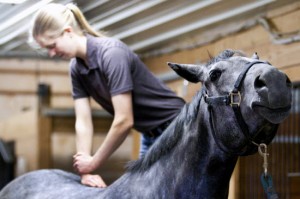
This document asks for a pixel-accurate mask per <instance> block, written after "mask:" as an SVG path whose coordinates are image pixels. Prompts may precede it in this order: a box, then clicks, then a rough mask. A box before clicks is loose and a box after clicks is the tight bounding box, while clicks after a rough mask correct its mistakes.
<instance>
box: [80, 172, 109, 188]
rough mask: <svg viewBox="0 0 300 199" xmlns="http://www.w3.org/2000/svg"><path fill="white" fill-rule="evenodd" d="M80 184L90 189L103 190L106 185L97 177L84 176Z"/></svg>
mask: <svg viewBox="0 0 300 199" xmlns="http://www.w3.org/2000/svg"><path fill="white" fill-rule="evenodd" d="M81 184H83V185H86V186H90V187H99V188H105V187H107V185H106V184H105V182H104V181H103V179H102V178H101V177H100V176H99V175H92V174H84V175H82V176H81Z"/></svg>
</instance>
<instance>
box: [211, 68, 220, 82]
mask: <svg viewBox="0 0 300 199" xmlns="http://www.w3.org/2000/svg"><path fill="white" fill-rule="evenodd" d="M221 74H222V72H221V71H220V70H213V71H211V72H210V73H209V77H210V80H211V81H216V80H217V79H218V78H219V77H220V76H221Z"/></svg>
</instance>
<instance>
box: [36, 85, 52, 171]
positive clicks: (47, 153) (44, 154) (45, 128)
mask: <svg viewBox="0 0 300 199" xmlns="http://www.w3.org/2000/svg"><path fill="white" fill-rule="evenodd" d="M50 93H51V91H50V86H49V85H46V84H39V85H38V99H39V100H38V103H39V104H38V168H39V169H44V168H51V167H52V157H51V133H52V119H51V117H47V116H45V115H44V114H43V109H44V108H47V107H50V96H51V95H50Z"/></svg>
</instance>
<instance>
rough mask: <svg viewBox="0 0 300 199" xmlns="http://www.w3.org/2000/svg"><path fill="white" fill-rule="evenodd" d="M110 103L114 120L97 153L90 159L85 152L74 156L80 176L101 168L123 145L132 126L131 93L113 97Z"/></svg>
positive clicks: (75, 165)
mask: <svg viewBox="0 0 300 199" xmlns="http://www.w3.org/2000/svg"><path fill="white" fill-rule="evenodd" d="M112 103H113V107H114V113H115V114H114V119H113V122H112V125H111V127H110V129H109V131H108V134H107V136H106V138H105V139H104V141H103V143H102V144H101V146H100V147H99V148H98V150H97V152H96V153H95V154H94V155H93V156H92V157H90V156H89V157H88V155H87V154H86V153H85V151H83V152H78V153H77V154H76V155H75V156H74V167H75V168H76V169H77V171H78V172H79V173H81V174H86V173H91V172H92V171H94V170H95V169H96V168H99V167H101V166H102V164H103V163H104V162H105V161H106V160H107V159H108V158H109V157H110V156H111V155H112V153H113V152H114V151H115V150H116V149H117V148H119V146H120V145H121V144H122V143H123V141H124V140H125V138H126V137H127V135H128V133H129V132H130V129H131V128H132V126H133V112H132V96H131V92H127V93H123V94H119V95H116V96H113V97H112ZM87 143H88V142H87ZM82 148H83V147H82ZM84 150H86V149H84Z"/></svg>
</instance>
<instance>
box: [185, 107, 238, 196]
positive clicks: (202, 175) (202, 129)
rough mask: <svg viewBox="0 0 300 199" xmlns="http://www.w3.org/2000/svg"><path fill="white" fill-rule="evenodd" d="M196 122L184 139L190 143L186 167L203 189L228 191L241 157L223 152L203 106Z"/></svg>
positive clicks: (187, 150)
mask: <svg viewBox="0 0 300 199" xmlns="http://www.w3.org/2000/svg"><path fill="white" fill-rule="evenodd" d="M195 121H197V123H195V124H194V125H197V126H191V128H190V129H189V130H188V132H189V133H187V134H186V135H185V137H184V139H183V142H185V145H186V146H182V148H185V149H186V153H185V155H184V156H185V160H186V161H185V162H186V163H184V166H185V167H186V168H184V170H185V172H187V173H188V172H189V173H190V176H193V178H195V179H194V182H193V183H194V185H196V184H197V185H196V186H199V187H198V188H199V190H201V191H203V190H212V189H214V190H218V191H217V192H222V191H223V192H226V190H227V189H228V186H229V180H230V177H231V174H232V172H233V169H234V167H235V164H236V162H237V158H238V157H237V156H235V155H232V154H228V153H226V152H224V151H222V150H221V149H220V148H219V147H218V146H217V144H216V142H215V140H214V137H213V136H212V127H211V126H210V124H209V116H208V113H207V111H205V110H203V109H202V111H200V112H199V114H198V116H197V119H195ZM195 129H197V130H195ZM181 169H183V168H181ZM196 178H197V179H196ZM189 182H191V179H186V182H183V183H185V184H187V183H189ZM218 186H219V187H218ZM205 187H206V188H207V189H205ZM217 192H216V193H217Z"/></svg>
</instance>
